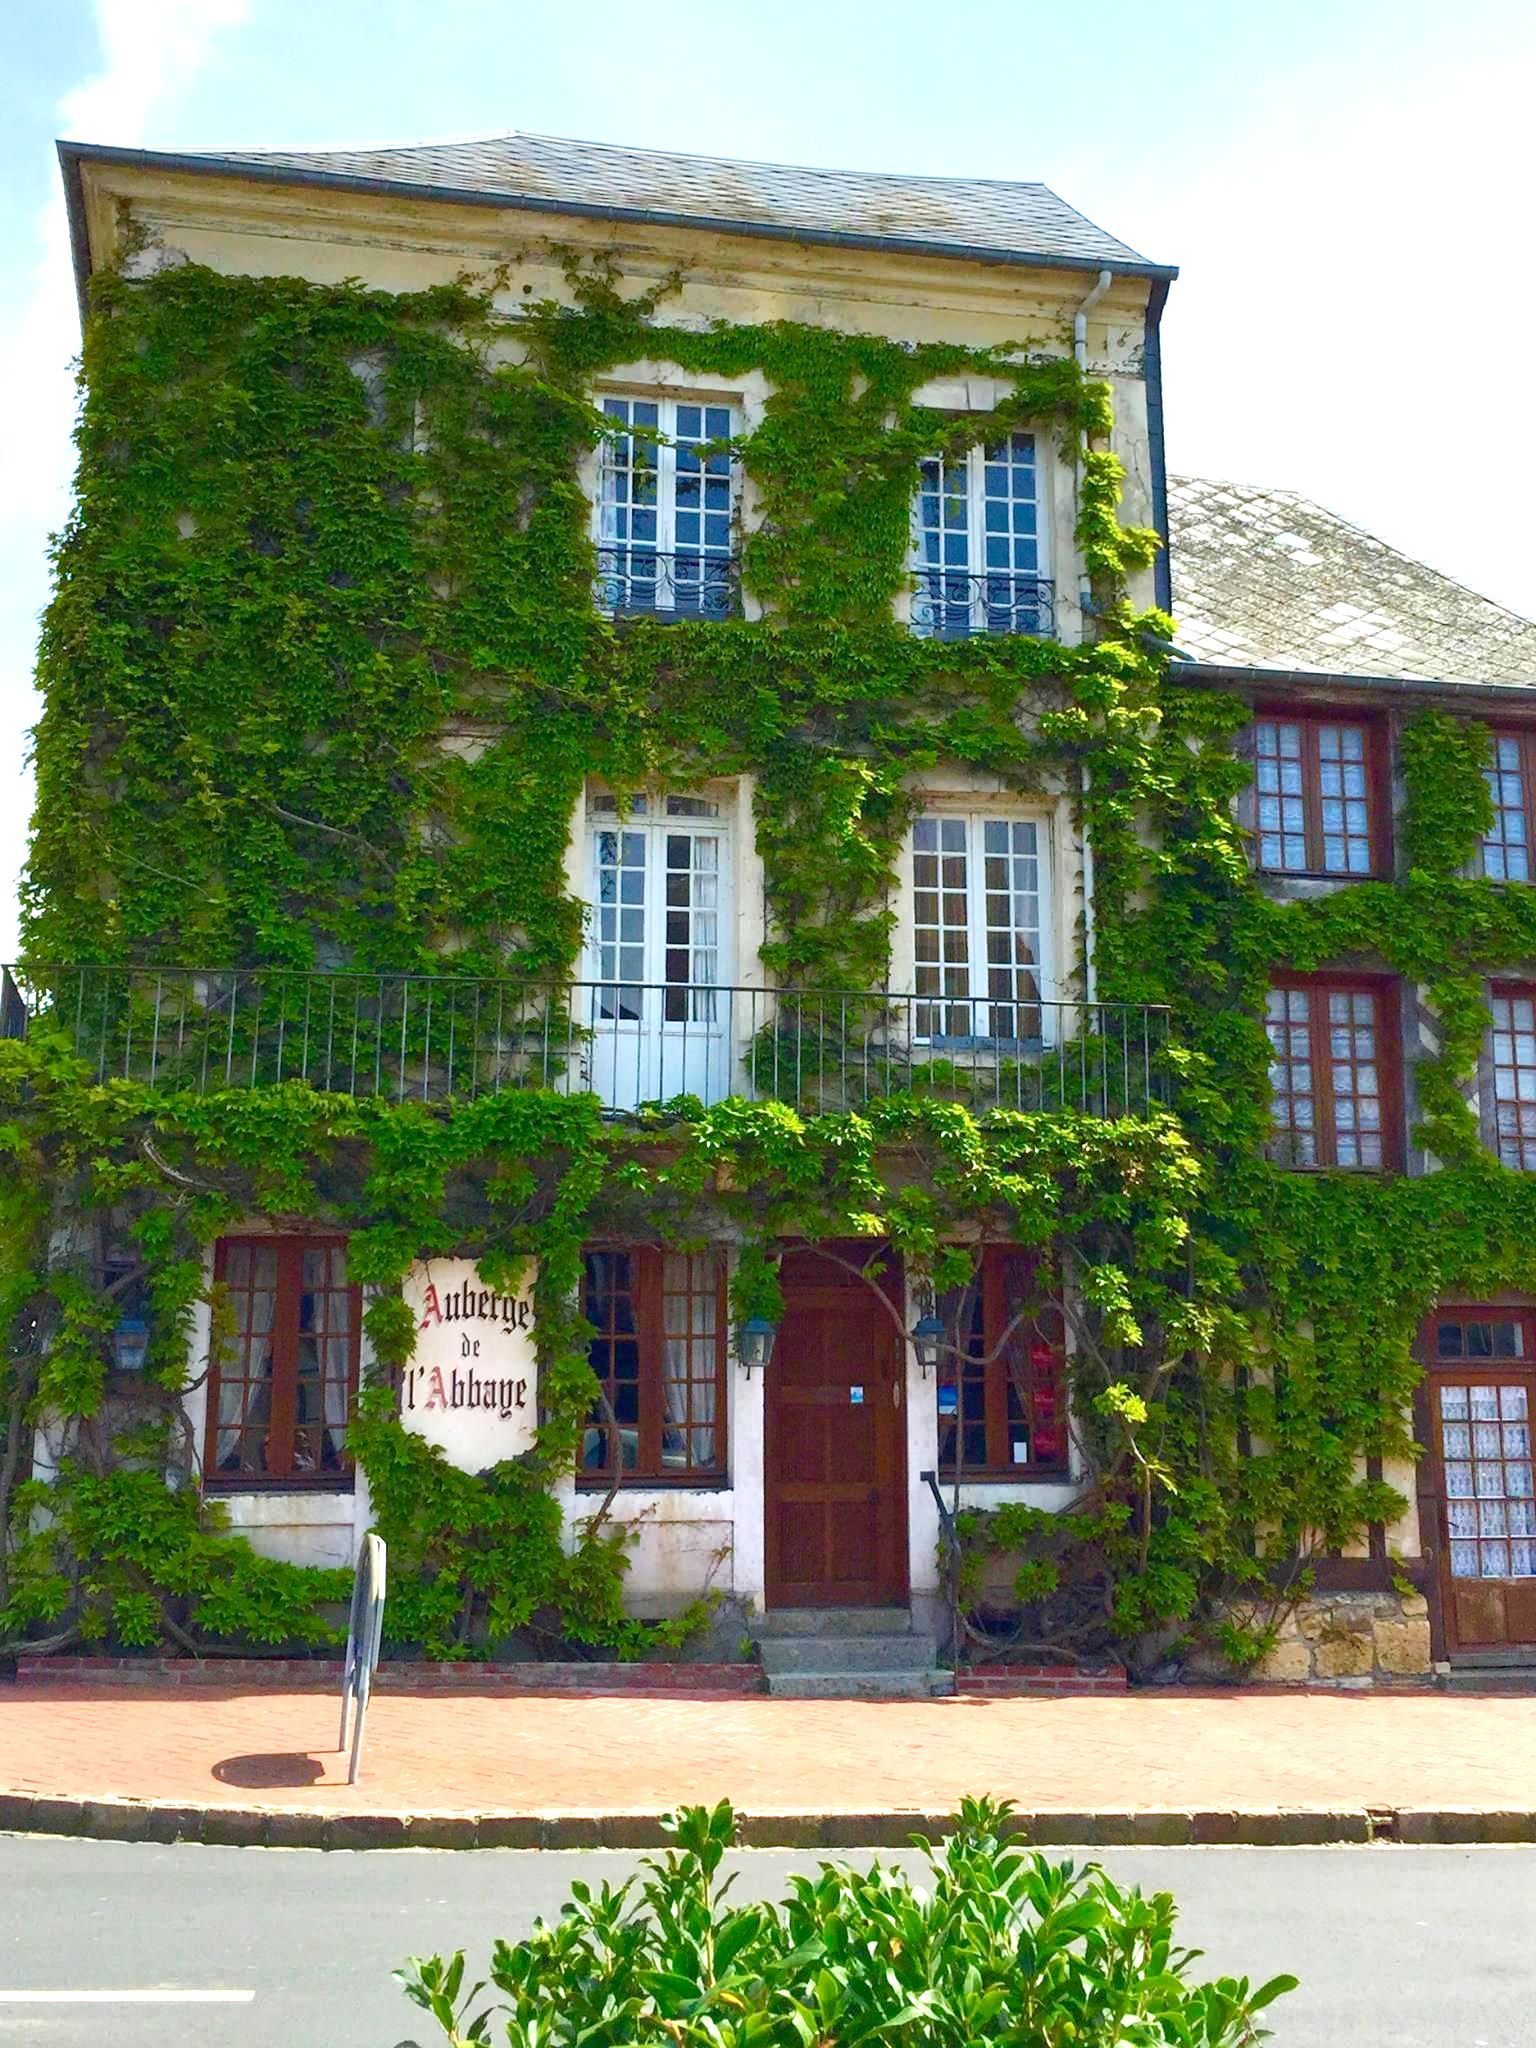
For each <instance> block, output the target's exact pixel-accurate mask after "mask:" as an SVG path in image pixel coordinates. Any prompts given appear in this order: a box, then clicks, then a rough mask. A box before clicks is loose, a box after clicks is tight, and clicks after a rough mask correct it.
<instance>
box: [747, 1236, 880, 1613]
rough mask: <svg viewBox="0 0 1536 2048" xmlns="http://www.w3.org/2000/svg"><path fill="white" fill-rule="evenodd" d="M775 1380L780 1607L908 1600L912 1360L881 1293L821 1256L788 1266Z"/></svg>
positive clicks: (769, 1453) (771, 1499) (773, 1489)
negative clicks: (907, 1378)
mask: <svg viewBox="0 0 1536 2048" xmlns="http://www.w3.org/2000/svg"><path fill="white" fill-rule="evenodd" d="M780 1277H781V1283H782V1286H783V1290H784V1316H783V1320H782V1322H781V1323H780V1325H779V1336H778V1342H777V1344H776V1345H775V1346H774V1352H773V1359H772V1362H771V1363H770V1365H769V1367H768V1375H767V1415H766V1445H765V1452H766V1456H765V1467H766V1469H765V1481H766V1486H765V1496H766V1498H765V1514H766V1517H767V1527H766V1530H765V1537H766V1553H767V1554H766V1568H767V1569H766V1581H767V1582H766V1588H765V1591H766V1596H767V1602H768V1605H769V1606H770V1607H863V1606H886V1605H901V1604H904V1603H905V1601H906V1598H907V1487H906V1415H905V1413H904V1411H903V1407H902V1400H903V1395H904V1392H905V1387H904V1375H903V1372H902V1369H901V1368H902V1364H903V1358H902V1348H901V1345H900V1343H899V1341H898V1338H897V1333H896V1330H895V1328H894V1326H893V1323H892V1320H891V1316H890V1314H889V1312H888V1310H887V1309H886V1307H885V1305H884V1304H883V1303H882V1302H881V1301H880V1300H879V1299H878V1298H877V1297H876V1295H875V1293H874V1290H873V1288H872V1287H871V1286H870V1285H869V1283H868V1282H867V1281H865V1280H861V1279H860V1278H858V1277H857V1275H855V1274H852V1273H844V1272H843V1271H842V1270H841V1269H840V1268H839V1267H837V1266H834V1265H833V1264H831V1263H830V1262H829V1261H828V1260H826V1259H819V1258H818V1257H817V1256H816V1254H815V1253H813V1252H810V1251H793V1252H790V1253H788V1254H786V1256H785V1259H784V1264H783V1268H782V1271H781V1276H780Z"/></svg>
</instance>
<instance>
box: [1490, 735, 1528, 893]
mask: <svg viewBox="0 0 1536 2048" xmlns="http://www.w3.org/2000/svg"><path fill="white" fill-rule="evenodd" d="M1485 773H1486V775H1487V778H1488V793H1489V795H1490V796H1491V797H1492V798H1493V829H1492V831H1491V832H1489V834H1488V836H1487V837H1486V838H1485V839H1484V841H1483V873H1484V874H1485V875H1486V876H1487V877H1488V879H1489V880H1490V881H1491V882H1529V881H1530V880H1531V879H1532V872H1531V849H1532V846H1533V845H1536V815H1533V804H1536V733H1529V732H1496V733H1495V734H1494V735H1493V758H1492V760H1491V761H1490V762H1489V764H1488V767H1487V769H1486V770H1485Z"/></svg>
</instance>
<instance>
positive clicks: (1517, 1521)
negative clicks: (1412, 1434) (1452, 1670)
mask: <svg viewBox="0 0 1536 2048" xmlns="http://www.w3.org/2000/svg"><path fill="white" fill-rule="evenodd" d="M1528 1324H1529V1318H1528V1317H1527V1316H1525V1315H1523V1314H1517V1313H1511V1312H1510V1311H1508V1310H1503V1311H1498V1310H1493V1311H1490V1310H1475V1309H1473V1310H1467V1309H1462V1310H1442V1311H1441V1312H1440V1314H1439V1315H1438V1316H1436V1317H1435V1318H1434V1320H1433V1324H1432V1328H1433V1330H1434V1350H1433V1351H1432V1353H1431V1360H1430V1372H1429V1415H1430V1439H1431V1440H1430V1454H1431V1458H1432V1461H1433V1465H1432V1470H1433V1474H1434V1478H1435V1480H1436V1492H1437V1494H1438V1497H1439V1515H1440V1530H1439V1537H1440V1584H1441V1597H1442V1600H1443V1603H1444V1615H1445V1634H1446V1647H1447V1649H1448V1650H1450V1651H1453V1652H1454V1651H1456V1650H1487V1649H1498V1648H1502V1647H1504V1646H1505V1645H1510V1644H1536V1487H1533V1479H1532V1473H1533V1467H1532V1458H1531V1426H1532V1416H1533V1413H1536V1360H1533V1361H1532V1362H1531V1363H1529V1364H1527V1363H1522V1362H1521V1360H1522V1358H1528V1357H1529V1356H1530V1352H1529V1348H1528V1347H1529V1342H1530V1331H1529V1327H1528ZM1448 1353H1450V1354H1451V1355H1450V1356H1448V1355H1447V1354H1448Z"/></svg>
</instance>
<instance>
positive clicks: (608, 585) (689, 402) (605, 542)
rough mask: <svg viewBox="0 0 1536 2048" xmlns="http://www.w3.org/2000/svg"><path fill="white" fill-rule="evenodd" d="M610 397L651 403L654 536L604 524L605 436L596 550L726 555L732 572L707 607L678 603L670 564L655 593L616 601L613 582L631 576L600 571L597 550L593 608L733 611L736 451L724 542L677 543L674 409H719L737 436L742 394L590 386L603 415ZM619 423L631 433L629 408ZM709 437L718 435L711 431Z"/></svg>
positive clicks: (609, 465) (609, 448) (595, 508)
mask: <svg viewBox="0 0 1536 2048" xmlns="http://www.w3.org/2000/svg"><path fill="white" fill-rule="evenodd" d="M610 401H613V402H616V403H622V404H625V405H628V406H630V407H634V406H636V405H654V406H655V408H656V426H655V429H654V431H655V433H656V435H657V440H656V442H655V444H654V445H655V453H656V507H655V510H656V537H655V539H654V540H645V541H640V542H638V543H637V542H636V541H635V540H634V538H633V536H630V538H628V539H627V540H626V539H621V538H619V537H618V536H617V535H616V534H612V533H606V532H605V531H604V526H605V524H606V523H607V522H606V514H607V512H608V509H609V505H610V502H611V501H610V500H609V498H608V495H607V488H608V479H609V477H610V476H611V475H612V474H613V473H614V468H615V465H614V462H613V445H612V443H611V441H609V440H608V439H607V438H606V437H605V438H604V439H603V441H602V443H601V445H600V446H599V448H598V451H597V467H596V473H595V478H594V485H593V497H592V522H591V532H592V539H593V542H594V543H595V545H596V546H597V548H598V549H599V550H600V551H601V550H616V551H623V552H626V553H629V554H630V555H635V554H639V555H642V556H644V555H647V554H650V555H655V556H656V557H658V558H659V559H660V561H661V562H663V563H669V564H675V562H676V560H677V557H678V554H679V553H680V552H681V553H683V554H686V555H688V556H690V557H694V556H697V557H698V558H699V559H700V560H701V561H706V562H724V563H727V564H728V565H729V566H730V570H731V572H732V573H731V575H730V576H729V577H728V579H727V591H726V600H725V603H724V605H723V606H722V607H721V608H720V609H718V610H715V609H709V610H705V609H704V608H703V607H702V606H696V605H689V604H683V605H679V604H678V603H677V596H678V586H677V583H676V580H675V571H673V570H668V569H664V570H663V571H662V572H661V574H660V575H659V576H658V578H657V581H656V586H655V589H656V601H655V603H654V605H629V604H618V603H616V602H615V599H616V595H617V591H618V586H620V585H621V584H623V583H624V582H626V581H633V580H637V579H632V578H625V577H624V576H622V575H611V576H610V575H605V574H604V573H603V570H602V567H601V560H602V557H601V554H600V556H599V562H600V567H599V574H598V586H597V587H598V605H599V608H600V609H601V610H602V611H604V612H607V613H609V614H612V613H614V612H615V611H631V610H633V611H641V612H655V613H660V614H662V615H664V616H673V617H681V618H698V617H705V618H729V617H733V616H734V615H735V612H736V610H737V608H738V592H737V590H736V585H735V575H734V572H735V570H736V567H737V565H738V563H739V560H740V552H741V534H740V528H741V487H742V469H741V458H740V456H739V455H738V454H737V453H736V451H735V448H734V447H733V448H732V451H731V454H730V456H729V457H728V461H729V465H730V472H729V477H728V479H727V488H726V495H727V498H728V501H729V503H728V528H727V538H726V545H725V547H724V549H723V550H722V549H721V548H720V547H719V546H718V545H716V544H714V543H710V542H706V541H705V540H703V539H702V538H701V539H700V541H699V544H698V546H697V547H693V546H691V545H690V546H684V547H683V548H682V549H681V550H680V549H679V545H678V539H677V516H678V514H677V414H678V408H679V407H680V406H698V407H700V408H701V409H702V410H704V411H706V412H708V411H717V412H724V413H725V414H726V415H727V416H728V419H729V434H730V438H731V439H732V441H733V442H735V441H737V440H739V438H740V436H741V432H742V407H741V401H740V399H739V398H737V397H734V396H729V395H726V394H724V393H720V392H707V391H676V392H661V391H654V390H653V391H645V390H627V389H621V388H611V389H599V390H598V391H596V392H595V393H594V394H593V403H594V404H595V405H596V407H597V409H598V411H599V412H602V413H604V415H605V417H607V414H606V407H607V405H608V403H609V402H610ZM625 424H626V425H627V426H628V427H629V429H630V431H631V434H633V429H634V422H633V416H632V415H631V417H630V419H629V420H628V421H627V422H626V423H625ZM642 431H643V432H649V431H651V430H650V429H648V428H646V429H642ZM707 438H710V439H713V438H716V437H714V436H709V437H707ZM706 516H707V514H706V512H705V510H704V508H703V506H702V505H701V507H700V511H699V517H700V520H701V521H702V520H703V519H704V518H705V517H706Z"/></svg>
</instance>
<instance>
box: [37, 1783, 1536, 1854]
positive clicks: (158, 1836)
mask: <svg viewBox="0 0 1536 2048" xmlns="http://www.w3.org/2000/svg"><path fill="white" fill-rule="evenodd" d="M951 1819H952V1816H951V1815H949V1814H946V1813H918V1812H907V1813H744V1814H742V1815H741V1817H740V1820H741V1836H740V1839H741V1845H742V1847H743V1848H748V1849H899V1848H905V1847H906V1846H907V1844H908V1842H909V1841H910V1839H911V1837H912V1836H913V1835H915V1834H917V1835H927V1836H928V1837H930V1838H932V1837H935V1836H938V1835H943V1834H946V1833H948V1831H949V1827H950V1822H951ZM1013 1826H1014V1830H1015V1832H1016V1834H1017V1836H1018V1838H1019V1840H1020V1841H1022V1842H1026V1843H1031V1844H1037V1845H1039V1846H1040V1847H1041V1848H1066V1847H1072V1848H1121V1847H1138V1848H1152V1847H1158V1848H1182V1847H1189V1846H1210V1847H1214V1846H1220V1845H1223V1844H1227V1845H1251V1846H1253V1847H1258V1848H1300V1847H1307V1846H1315V1845H1318V1844H1325V1843H1338V1842H1359V1843H1364V1842H1403V1843H1471V1842H1500V1843H1511V1842H1536V1811H1504V1812H1496V1811H1490V1810H1484V1809H1481V1808H1475V1807H1442V1808H1438V1809H1432V1810H1431V1809H1426V1810H1424V1811H1417V1810H1414V1809H1411V1808H1406V1807H1395V1808H1382V1807H1356V1808H1336V1809H1327V1810H1324V1809H1319V1808H1312V1807H1269V1808H1256V1809H1253V1810H1249V1811H1224V1812H1217V1811H1201V1810H1190V1811H1179V1812H1130V1811H1123V1812H1113V1813H1111V1812H1102V1813H1067V1812H1040V1813H1016V1814H1015V1815H1014V1817H1013ZM0 1833H9V1834H41V1835H73V1836H80V1837H84V1838H87V1839H90V1840H92V1841H102V1842H204V1843H208V1844H212V1845H216V1846H220V1847H230V1848H271V1849H657V1848H661V1847H662V1846H663V1845H664V1844H665V1842H666V1839H667V1838H666V1836H665V1835H664V1834H663V1833H662V1829H661V1816H660V1815H659V1814H654V1813H630V1814H626V1813H608V1814H581V1813H549V1814H538V1813H479V1814H474V1813H415V1814H401V1813H310V1812H303V1811H295V1810H294V1809H293V1808H290V1807H270V1806H201V1805H174V1804H164V1805H161V1804H156V1803H153V1802H150V1801H145V1800H136V1799H61V1798H52V1797H45V1796H43V1795H41V1794H39V1795H35V1796H34V1795H33V1794H30V1793H25V1792H0Z"/></svg>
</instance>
